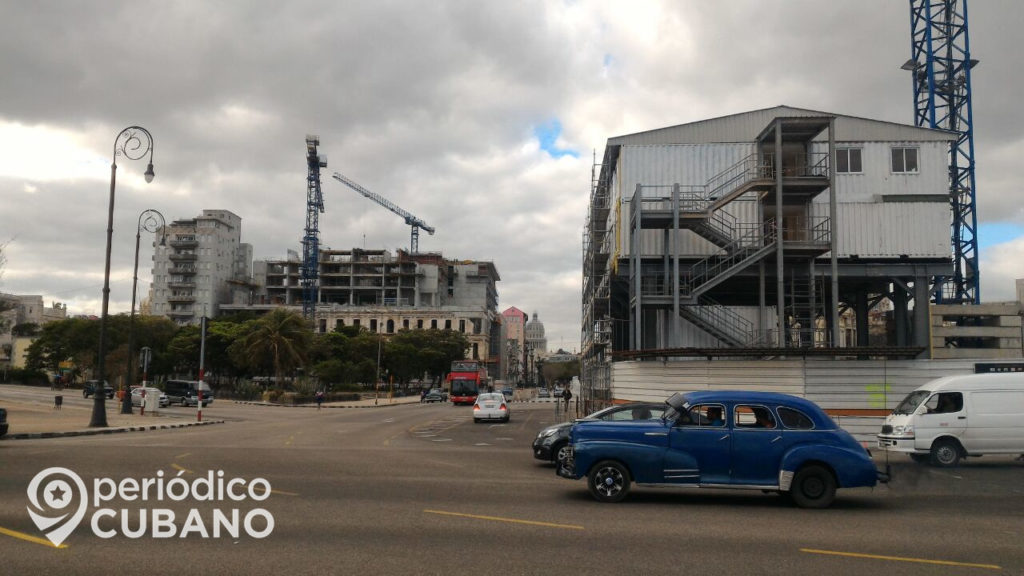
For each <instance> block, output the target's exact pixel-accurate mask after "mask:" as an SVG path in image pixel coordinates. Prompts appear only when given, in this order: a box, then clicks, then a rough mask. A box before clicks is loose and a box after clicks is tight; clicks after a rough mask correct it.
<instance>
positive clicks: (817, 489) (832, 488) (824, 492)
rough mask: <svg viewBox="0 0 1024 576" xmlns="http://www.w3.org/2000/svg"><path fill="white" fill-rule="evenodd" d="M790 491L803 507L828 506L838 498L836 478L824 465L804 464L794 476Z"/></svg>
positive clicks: (794, 499)
mask: <svg viewBox="0 0 1024 576" xmlns="http://www.w3.org/2000/svg"><path fill="white" fill-rule="evenodd" d="M789 493H790V496H791V497H792V498H793V502H795V503H796V505H797V506H799V507H801V508H827V507H828V506H829V504H831V503H832V501H833V500H835V498H836V479H835V477H833V476H832V472H830V471H828V470H827V469H825V468H824V467H822V466H818V465H815V464H811V465H809V466H804V467H803V468H801V469H800V471H799V472H797V473H796V476H795V477H794V478H793V486H792V487H791V488H790V492H789Z"/></svg>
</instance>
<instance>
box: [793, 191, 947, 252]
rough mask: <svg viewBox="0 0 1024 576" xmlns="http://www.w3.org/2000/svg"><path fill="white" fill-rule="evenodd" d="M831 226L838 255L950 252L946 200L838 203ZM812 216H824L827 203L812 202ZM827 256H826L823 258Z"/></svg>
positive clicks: (826, 210) (825, 215) (826, 213)
mask: <svg viewBox="0 0 1024 576" xmlns="http://www.w3.org/2000/svg"><path fill="white" fill-rule="evenodd" d="M836 209H837V213H838V220H839V226H838V227H833V231H834V232H835V233H836V235H837V236H836V240H837V242H838V246H837V248H838V252H839V257H840V258H847V257H849V256H850V255H851V254H857V255H859V256H860V257H861V258H874V257H881V258H898V257H899V256H901V255H904V254H905V255H907V256H909V257H911V258H948V257H949V255H950V254H952V248H951V240H950V237H949V227H948V226H947V225H946V224H948V222H949V220H950V208H949V204H948V203H946V202H887V203H884V204H883V203H845V202H844V203H840V204H839V205H838V206H837V207H836ZM812 213H813V215H814V216H820V217H827V216H828V205H827V204H815V205H814V206H813V207H812ZM826 259H827V258H826Z"/></svg>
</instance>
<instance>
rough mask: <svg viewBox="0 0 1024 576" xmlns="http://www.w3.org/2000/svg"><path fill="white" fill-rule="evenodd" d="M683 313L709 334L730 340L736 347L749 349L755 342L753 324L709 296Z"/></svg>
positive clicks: (684, 309) (702, 298) (702, 297)
mask: <svg viewBox="0 0 1024 576" xmlns="http://www.w3.org/2000/svg"><path fill="white" fill-rule="evenodd" d="M682 311H683V312H684V315H685V316H687V317H688V319H690V320H691V321H694V323H696V324H698V325H700V324H704V325H705V326H700V327H701V328H703V329H704V330H706V331H707V332H708V333H711V334H712V335H714V336H717V337H719V338H720V339H722V340H729V341H730V343H731V344H733V345H734V346H740V347H747V346H751V345H752V344H753V342H754V339H755V334H754V323H753V322H751V321H750V320H748V319H746V318H744V317H743V316H741V315H740V314H738V313H736V312H735V311H733V310H732V309H731V308H728V307H726V306H723V305H721V304H719V303H718V302H716V301H714V300H712V299H711V298H708V297H707V296H701V297H700V299H699V300H698V304H697V305H696V306H686V307H685V308H683V309H682ZM716 332H717V334H716Z"/></svg>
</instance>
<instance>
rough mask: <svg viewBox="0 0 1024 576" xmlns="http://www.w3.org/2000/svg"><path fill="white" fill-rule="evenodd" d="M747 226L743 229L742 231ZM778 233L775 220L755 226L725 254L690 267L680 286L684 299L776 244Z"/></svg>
mask: <svg viewBox="0 0 1024 576" xmlns="http://www.w3.org/2000/svg"><path fill="white" fill-rule="evenodd" d="M744 228H746V226H743V227H741V229H744ZM777 235H778V232H777V229H776V226H775V219H774V218H773V219H770V220H766V221H765V222H764V223H763V224H762V225H753V227H751V228H750V229H748V230H747V231H746V232H745V233H744V234H743V235H741V236H740V237H739V238H737V239H736V240H734V241H733V242H731V243H730V244H728V245H726V246H724V247H723V248H722V250H723V251H725V252H726V253H725V254H713V255H711V256H708V257H707V258H705V259H703V260H701V261H699V262H697V263H696V264H694V265H693V266H691V267H690V270H689V273H688V275H687V276H688V277H687V278H685V281H684V282H682V283H681V284H680V288H681V291H682V294H683V296H684V297H687V298H689V297H692V296H693V293H694V292H695V291H696V290H697V288H699V287H700V286H702V285H704V284H706V283H707V282H708V281H710V280H712V279H713V278H715V277H717V276H718V275H720V274H722V273H723V272H725V271H727V270H729V269H731V268H733V267H734V266H736V265H737V264H739V263H741V262H743V261H744V260H746V259H747V258H748V257H750V255H752V254H753V253H755V252H757V251H758V250H760V249H762V248H765V247H767V246H770V245H772V244H774V243H775V240H776V238H777Z"/></svg>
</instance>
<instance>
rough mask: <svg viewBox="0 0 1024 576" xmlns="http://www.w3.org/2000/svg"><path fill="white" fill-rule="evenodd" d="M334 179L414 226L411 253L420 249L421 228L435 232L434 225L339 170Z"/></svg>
mask: <svg viewBox="0 0 1024 576" xmlns="http://www.w3.org/2000/svg"><path fill="white" fill-rule="evenodd" d="M334 179H335V180H337V181H338V182H341V183H342V184H344V185H346V186H348V187H349V188H351V189H353V190H355V191H356V192H359V193H360V194H362V195H363V196H366V197H367V198H369V199H370V200H373V201H374V202H376V203H377V204H380V205H381V206H383V207H385V208H387V209H388V210H391V211H392V212H394V213H395V214H398V215H399V216H401V217H402V218H404V219H405V223H406V224H408V225H409V226H412V232H411V234H412V237H411V238H410V240H409V248H410V250H411V252H410V254H416V253H418V252H419V251H420V228H422V229H424V230H426V231H427V233H429V234H430V235H433V234H434V228H433V227H431V226H428V225H427V223H426V222H424V221H423V220H420V219H419V218H417V217H415V216H413V215H412V214H410V213H408V212H406V211H405V210H402V209H401V208H399V207H398V206H396V205H395V204H393V203H392V202H391V201H389V200H388V199H387V198H385V197H383V196H381V195H380V194H376V193H374V192H370V191H369V190H367V189H366V188H363V187H362V186H360V185H359V184H357V183H356V182H354V181H352V180H350V179H349V178H346V177H345V176H344V175H343V174H339V173H338V172H335V173H334Z"/></svg>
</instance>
